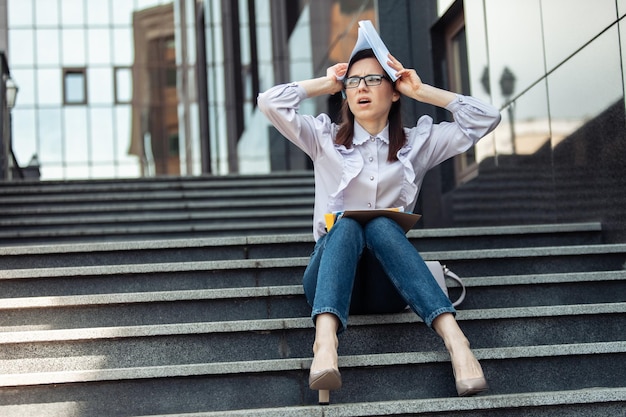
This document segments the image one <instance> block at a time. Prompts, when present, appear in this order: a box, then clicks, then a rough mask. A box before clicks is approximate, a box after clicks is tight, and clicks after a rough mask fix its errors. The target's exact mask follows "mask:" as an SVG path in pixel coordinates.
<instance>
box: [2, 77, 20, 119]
mask: <svg viewBox="0 0 626 417" xmlns="http://www.w3.org/2000/svg"><path fill="white" fill-rule="evenodd" d="M4 86H5V91H6V93H5V94H6V103H7V107H8V109H9V111H11V109H13V107H15V100H17V92H18V91H19V87H18V86H17V84H15V81H13V79H12V78H7V80H6V81H5V82H4Z"/></svg>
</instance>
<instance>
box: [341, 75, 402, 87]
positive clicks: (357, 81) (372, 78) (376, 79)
mask: <svg viewBox="0 0 626 417" xmlns="http://www.w3.org/2000/svg"><path fill="white" fill-rule="evenodd" d="M361 80H363V81H365V85H366V86H368V87H371V86H375V85H381V84H382V82H383V80H387V81H391V80H390V79H389V77H388V76H387V75H385V74H368V75H364V76H363V77H359V76H357V75H355V76H352V77H347V78H345V79H344V80H343V86H344V88H346V89H348V88H357V87H358V86H359V85H361Z"/></svg>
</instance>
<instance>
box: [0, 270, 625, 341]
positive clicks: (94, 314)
mask: <svg viewBox="0 0 626 417" xmlns="http://www.w3.org/2000/svg"><path fill="white" fill-rule="evenodd" d="M449 285H450V288H449V291H450V294H451V297H452V299H455V298H456V296H457V293H458V292H459V287H458V285H456V283H455V282H450V284H449ZM465 285H466V288H467V291H468V296H467V297H466V300H465V302H464V303H463V304H462V305H461V306H460V307H459V308H460V309H474V308H504V307H531V306H542V305H543V306H545V305H552V304H554V305H566V304H583V303H584V304H593V303H601V302H622V301H626V297H625V296H624V294H626V271H603V272H583V273H567V274H545V275H530V276H525V275H520V276H504V277H487V278H466V279H465ZM309 312H310V308H309V306H308V304H307V303H306V301H305V299H304V294H303V290H302V286H301V285H290V286H265V287H249V288H246V287H240V288H218V289H194V290H178V291H149V292H127V293H123V292H118V293H104V294H95V293H91V294H80V295H54V296H50V295H48V296H27V297H12V298H2V299H0V313H1V314H0V332H2V331H7V330H13V329H14V330H20V329H22V330H37V329H38V328H39V327H41V326H44V327H46V328H68V327H72V328H81V327H89V326H95V327H102V326H110V325H118V326H119V325H139V324H165V323H176V322H179V323H188V322H202V321H221V320H250V319H255V318H259V319H261V318H287V317H303V316H308V314H309Z"/></svg>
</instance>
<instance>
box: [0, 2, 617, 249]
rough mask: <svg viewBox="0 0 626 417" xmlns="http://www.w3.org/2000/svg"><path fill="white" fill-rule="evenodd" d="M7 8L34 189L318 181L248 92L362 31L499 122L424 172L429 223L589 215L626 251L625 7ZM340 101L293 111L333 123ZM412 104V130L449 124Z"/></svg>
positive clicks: (316, 62) (19, 130)
mask: <svg viewBox="0 0 626 417" xmlns="http://www.w3.org/2000/svg"><path fill="white" fill-rule="evenodd" d="M4 6H6V7H4ZM3 7H4V8H3ZM2 10H5V11H6V17H7V18H6V25H5V32H6V35H7V36H6V37H5V38H6V39H7V40H6V41H5V42H6V43H7V45H6V47H5V49H6V51H7V56H8V62H9V65H10V67H11V75H12V78H13V79H14V80H15V82H16V83H17V84H18V85H19V87H20V90H19V96H18V99H17V105H16V106H15V108H14V109H13V112H12V118H13V137H14V140H13V149H14V151H15V154H16V156H17V158H18V161H19V162H20V164H21V165H22V164H26V163H28V161H29V160H30V158H31V156H32V155H33V154H37V156H38V158H39V161H40V163H41V172H42V179H75V178H110V177H120V178H122V177H139V176H153V175H202V174H213V175H221V174H228V173H235V172H236V173H244V174H255V173H267V172H272V171H283V170H302V169H310V168H311V166H310V163H309V162H308V160H307V158H306V157H305V156H304V155H303V154H302V153H301V152H300V151H299V150H297V149H295V148H294V147H293V146H291V145H290V144H289V143H288V142H287V141H285V140H284V139H283V138H281V137H280V135H279V134H278V133H277V132H276V131H275V130H274V129H273V128H272V127H271V126H269V125H268V123H267V121H266V120H265V119H264V118H263V117H262V116H261V115H259V113H258V112H257V111H256V110H255V99H256V95H257V94H258V92H259V91H263V90H265V89H267V88H268V87H270V86H272V85H274V84H276V83H281V82H289V81H293V80H298V79H303V78H310V77H315V76H320V75H323V74H324V73H325V69H326V68H327V67H328V66H329V65H332V64H334V63H336V62H339V61H345V60H346V59H347V58H348V56H349V53H350V51H351V49H352V46H353V45H354V41H355V39H356V27H357V22H358V21H359V20H361V19H369V20H372V21H373V22H374V24H375V25H376V27H377V28H378V29H379V31H380V33H381V35H382V37H383V39H384V40H385V42H386V43H387V45H388V46H389V49H390V50H391V51H392V53H394V54H395V55H396V56H397V57H398V58H399V59H400V60H401V61H402V62H403V63H405V65H407V66H413V67H414V68H416V70H417V71H418V72H419V74H420V75H421V76H422V79H423V80H424V81H425V82H428V83H431V84H434V85H438V86H442V87H444V88H448V89H451V90H453V91H457V92H460V93H464V94H471V95H474V96H477V97H479V98H481V99H483V100H486V101H488V102H491V103H493V104H494V105H496V106H497V107H498V108H500V109H501V111H502V115H503V121H502V123H501V124H500V126H499V127H498V129H497V130H496V131H495V132H494V133H492V134H491V135H490V136H489V137H487V138H485V139H483V140H482V141H481V142H480V143H479V144H478V146H476V148H475V149H472V150H471V151H469V152H467V153H466V154H464V155H461V156H459V157H457V158H454V159H453V160H450V161H446V162H445V163H443V164H442V165H441V166H439V167H437V168H436V169H434V170H433V171H432V172H431V173H430V174H429V176H428V177H427V179H426V181H425V183H424V187H423V191H422V195H423V196H427V197H428V198H424V197H422V200H421V203H420V206H419V209H420V210H421V211H422V213H423V214H424V222H423V224H422V226H424V227H448V226H486V225H503V224H536V223H567V222H572V221H589V220H594V221H601V222H602V223H603V225H604V227H605V229H606V230H607V233H608V235H609V236H614V239H615V240H621V241H626V232H625V231H626V222H625V221H624V220H623V219H624V214H626V213H625V212H624V209H623V207H624V206H626V201H625V197H624V196H623V195H624V193H623V191H622V190H624V189H625V187H626V172H625V169H624V164H623V161H624V159H625V157H626V138H625V133H624V132H626V129H625V127H626V126H625V125H626V121H625V119H626V117H625V107H626V103H625V101H624V84H625V83H626V75H625V71H624V68H626V47H625V46H624V45H626V42H625V39H626V38H625V36H626V28H625V26H626V21H624V16H625V15H626V0H597V1H593V2H592V1H589V0H447V1H437V0H397V1H380V0H379V1H376V0H316V1H307V0H271V1H268V0H174V1H172V0H169V1H165V0H0V13H1V11H2ZM2 41H3V37H2V36H0V42H2ZM340 100H341V99H340V97H321V98H318V99H316V100H310V101H306V102H305V103H304V104H303V105H302V108H301V111H302V112H307V113H318V112H322V111H323V112H328V113H329V114H331V116H332V117H334V115H335V114H336V112H337V106H338V104H339V103H340ZM403 108H404V111H405V115H404V116H405V117H404V120H405V123H407V124H410V123H415V122H416V121H417V119H418V117H419V116H420V115H422V114H429V115H431V116H432V117H433V118H435V119H436V120H437V121H442V120H445V119H446V118H448V117H449V115H448V114H446V112H445V111H441V110H436V109H433V108H431V107H429V106H423V105H421V104H420V103H412V102H408V103H406V105H403Z"/></svg>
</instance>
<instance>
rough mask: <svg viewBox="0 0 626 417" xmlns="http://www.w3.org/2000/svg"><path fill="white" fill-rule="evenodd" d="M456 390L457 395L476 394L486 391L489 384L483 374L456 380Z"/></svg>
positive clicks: (467, 395)
mask: <svg viewBox="0 0 626 417" xmlns="http://www.w3.org/2000/svg"><path fill="white" fill-rule="evenodd" d="M455 383H456V392H457V394H458V395H459V397H469V396H470V395H476V394H478V393H480V392H483V391H487V390H488V389H489V385H487V380H486V379H485V377H484V376H482V377H479V378H468V379H462V380H460V381H456V380H455Z"/></svg>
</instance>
